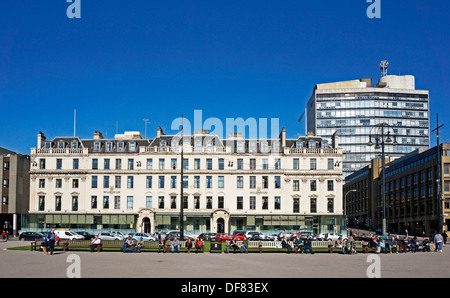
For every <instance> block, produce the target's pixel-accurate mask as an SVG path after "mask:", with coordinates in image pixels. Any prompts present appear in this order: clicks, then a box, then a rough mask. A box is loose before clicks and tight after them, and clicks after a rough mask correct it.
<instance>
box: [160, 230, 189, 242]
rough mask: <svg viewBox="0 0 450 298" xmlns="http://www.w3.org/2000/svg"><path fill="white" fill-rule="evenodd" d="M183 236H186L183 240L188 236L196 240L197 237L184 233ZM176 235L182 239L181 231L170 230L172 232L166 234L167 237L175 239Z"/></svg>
mask: <svg viewBox="0 0 450 298" xmlns="http://www.w3.org/2000/svg"><path fill="white" fill-rule="evenodd" d="M183 236H184V238H183V240H187V239H188V238H190V239H191V240H192V241H195V239H196V238H195V237H194V236H192V235H187V234H184V235H183ZM175 237H177V238H178V239H179V240H181V234H180V232H179V231H170V232H168V233H167V234H166V236H165V239H169V240H173V239H174V238H175Z"/></svg>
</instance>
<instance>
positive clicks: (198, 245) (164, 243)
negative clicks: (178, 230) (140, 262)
mask: <svg viewBox="0 0 450 298" xmlns="http://www.w3.org/2000/svg"><path fill="white" fill-rule="evenodd" d="M169 248H170V251H171V252H172V253H173V252H174V251H175V250H176V251H177V252H178V253H179V252H180V250H181V242H180V240H178V238H177V237H174V238H173V240H170V239H169V238H164V239H160V240H159V245H158V253H159V252H161V251H162V252H163V253H165V252H166V251H168V249H169ZM192 248H195V249H196V251H195V253H198V252H199V251H202V252H203V249H204V245H203V241H202V239H201V238H200V237H197V239H195V242H192V240H191V238H188V239H187V240H186V244H185V249H186V250H187V253H191V249H192Z"/></svg>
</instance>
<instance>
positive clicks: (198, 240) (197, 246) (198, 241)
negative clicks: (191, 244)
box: [195, 237, 203, 253]
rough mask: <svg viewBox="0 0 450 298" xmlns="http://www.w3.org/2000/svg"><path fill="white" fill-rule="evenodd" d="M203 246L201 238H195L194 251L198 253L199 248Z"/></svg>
mask: <svg viewBox="0 0 450 298" xmlns="http://www.w3.org/2000/svg"><path fill="white" fill-rule="evenodd" d="M202 248H203V241H202V239H200V237H198V238H197V240H195V249H196V251H195V253H198V251H199V250H202Z"/></svg>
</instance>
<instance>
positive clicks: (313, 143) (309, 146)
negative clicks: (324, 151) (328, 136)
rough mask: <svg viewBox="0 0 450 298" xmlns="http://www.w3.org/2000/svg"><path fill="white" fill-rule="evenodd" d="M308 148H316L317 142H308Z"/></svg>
mask: <svg viewBox="0 0 450 298" xmlns="http://www.w3.org/2000/svg"><path fill="white" fill-rule="evenodd" d="M308 148H316V142H315V141H308Z"/></svg>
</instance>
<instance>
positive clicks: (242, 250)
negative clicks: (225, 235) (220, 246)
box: [226, 236, 248, 254]
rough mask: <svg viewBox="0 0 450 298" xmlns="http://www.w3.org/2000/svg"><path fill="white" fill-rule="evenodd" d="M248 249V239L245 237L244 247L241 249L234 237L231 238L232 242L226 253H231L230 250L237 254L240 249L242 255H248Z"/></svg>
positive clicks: (228, 245)
mask: <svg viewBox="0 0 450 298" xmlns="http://www.w3.org/2000/svg"><path fill="white" fill-rule="evenodd" d="M247 247H248V239H247V237H245V236H244V238H243V239H242V245H241V247H240V248H239V245H238V244H237V239H236V237H233V238H231V240H230V242H229V243H228V244H227V250H226V252H227V253H229V252H230V249H233V253H236V251H239V249H240V250H241V253H243V252H244V251H245V253H246V254H248V251H247Z"/></svg>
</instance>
